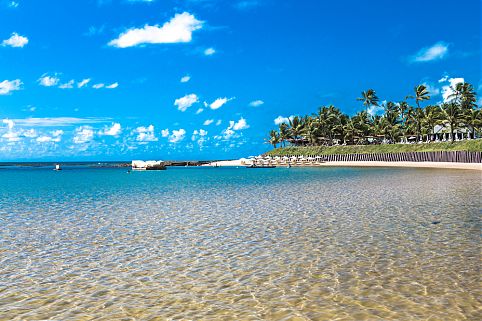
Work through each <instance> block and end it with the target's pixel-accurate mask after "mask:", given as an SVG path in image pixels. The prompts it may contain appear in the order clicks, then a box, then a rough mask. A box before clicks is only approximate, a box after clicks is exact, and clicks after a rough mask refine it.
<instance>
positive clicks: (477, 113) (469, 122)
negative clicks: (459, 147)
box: [464, 108, 482, 138]
mask: <svg viewBox="0 0 482 321" xmlns="http://www.w3.org/2000/svg"><path fill="white" fill-rule="evenodd" d="M464 122H465V125H466V126H467V127H469V129H470V130H471V131H472V138H475V135H476V133H477V132H480V128H481V127H482V110H481V109H475V108H471V109H469V110H468V111H467V112H466V113H465V121H464Z"/></svg>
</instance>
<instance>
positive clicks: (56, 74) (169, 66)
mask: <svg viewBox="0 0 482 321" xmlns="http://www.w3.org/2000/svg"><path fill="white" fill-rule="evenodd" d="M480 11H481V9H480V1H478V0H464V1H463V4H462V2H460V3H453V2H452V1H444V0H443V1H435V0H430V1H424V2H423V6H420V1H415V0H413V1H412V0H406V1H382V0H378V1H376V0H373V1H368V0H367V1H354V0H351V1H348V0H339V1H334V2H332V1H315V0H311V1H308V0H306V1H295V0H284V1H275V0H230V1H227V0H151V1H147V0H136V1H133V0H131V1H129V0H85V1H65V0H50V1H42V0H14V1H11V0H0V160H130V159H132V158H141V159H147V158H149V159H152V158H155V159H213V158H215V159H229V158H236V157H243V156H250V155H256V154H259V153H262V152H264V151H266V150H268V149H269V146H268V145H267V144H266V143H265V142H264V139H265V138H266V136H267V132H268V131H269V130H270V129H272V128H276V127H277V126H276V124H275V120H276V122H280V121H284V120H286V118H287V117H289V116H291V115H298V114H307V113H312V112H315V111H316V109H317V108H318V107H319V106H321V105H326V104H334V105H336V106H337V107H339V108H340V109H341V110H342V111H344V112H346V113H349V114H353V113H355V112H357V111H358V110H360V109H361V108H362V106H361V105H360V102H357V101H356V98H357V97H359V95H360V92H361V91H362V90H366V89H368V88H374V89H375V90H376V91H377V93H378V95H379V96H380V98H381V99H382V100H393V101H400V100H402V99H403V98H404V97H405V96H406V95H408V94H410V93H411V91H412V90H413V87H414V86H415V85H417V84H420V83H425V84H427V85H428V86H429V88H430V90H431V93H432V100H431V103H437V102H441V101H443V100H444V93H445V94H446V93H447V91H448V90H450V89H449V85H450V84H451V83H454V82H456V81H458V80H460V79H463V80H464V81H468V82H470V83H472V84H473V85H474V87H475V88H476V89H477V90H478V92H479V93H482V86H481V82H480V72H481V53H480V47H481V46H480V43H481V39H480V31H481V30H480Z"/></svg>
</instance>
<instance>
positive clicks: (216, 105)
mask: <svg viewBox="0 0 482 321" xmlns="http://www.w3.org/2000/svg"><path fill="white" fill-rule="evenodd" d="M234 99H236V97H232V98H227V97H224V98H218V99H216V100H215V101H213V102H212V103H210V104H208V105H209V108H211V109H213V110H216V109H219V108H221V107H222V106H223V105H225V104H226V103H227V102H229V101H231V100H234Z"/></svg>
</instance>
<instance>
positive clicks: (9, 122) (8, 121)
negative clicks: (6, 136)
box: [2, 118, 15, 129]
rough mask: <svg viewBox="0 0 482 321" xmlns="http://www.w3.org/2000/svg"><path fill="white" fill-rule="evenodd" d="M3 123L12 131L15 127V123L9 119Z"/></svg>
mask: <svg viewBox="0 0 482 321" xmlns="http://www.w3.org/2000/svg"><path fill="white" fill-rule="evenodd" d="M2 123H4V124H6V125H7V128H8V129H12V128H13V126H15V122H14V121H13V120H11V119H8V118H5V119H2Z"/></svg>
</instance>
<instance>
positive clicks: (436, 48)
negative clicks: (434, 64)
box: [411, 41, 449, 62]
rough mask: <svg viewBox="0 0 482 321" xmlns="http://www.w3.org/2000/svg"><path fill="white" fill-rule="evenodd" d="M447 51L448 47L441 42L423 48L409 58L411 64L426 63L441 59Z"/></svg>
mask: <svg viewBox="0 0 482 321" xmlns="http://www.w3.org/2000/svg"><path fill="white" fill-rule="evenodd" d="M448 51H449V45H448V44H447V43H445V42H443V41H440V42H437V43H436V44H434V45H433V46H431V47H425V48H422V49H420V51H419V52H418V53H417V54H415V55H414V56H412V57H411V61H412V62H427V61H433V60H440V59H443V58H444V57H445V56H446V55H447V53H448Z"/></svg>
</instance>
